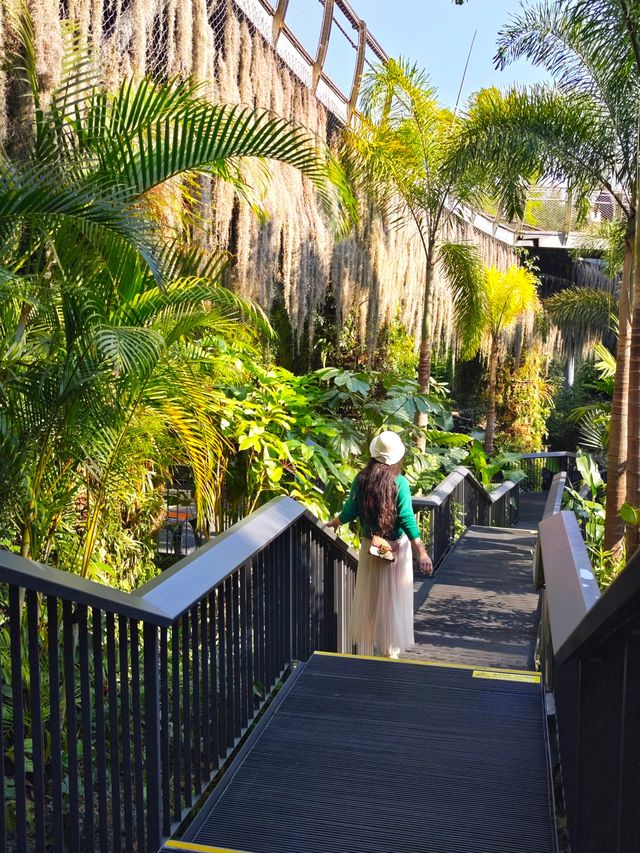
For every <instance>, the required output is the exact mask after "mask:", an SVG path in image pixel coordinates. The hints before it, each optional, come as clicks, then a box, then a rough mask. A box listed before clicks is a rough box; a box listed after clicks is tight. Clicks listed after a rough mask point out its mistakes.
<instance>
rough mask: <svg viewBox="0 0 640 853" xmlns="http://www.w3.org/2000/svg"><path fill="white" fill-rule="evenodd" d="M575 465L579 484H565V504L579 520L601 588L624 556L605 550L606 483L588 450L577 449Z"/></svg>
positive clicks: (621, 563)
mask: <svg viewBox="0 0 640 853" xmlns="http://www.w3.org/2000/svg"><path fill="white" fill-rule="evenodd" d="M576 465H577V466H578V471H579V472H580V476H581V480H582V483H583V488H582V489H581V490H580V491H579V492H578V491H576V490H575V489H572V488H571V487H567V488H565V506H566V508H567V509H571V510H572V511H573V512H574V513H575V514H576V516H577V518H578V520H579V521H580V523H581V526H582V530H583V532H584V538H585V543H586V546H587V550H588V551H589V556H590V558H591V564H592V566H593V571H594V574H595V576H596V579H597V581H598V584H599V586H600V587H601V588H602V589H605V588H606V587H607V586H608V585H609V584H610V583H611V581H612V580H613V579H614V577H615V576H616V574H617V573H618V572H619V571H620V569H621V568H622V567H623V565H624V556H623V554H614V553H613V552H611V551H608V550H607V549H606V547H605V544H604V531H605V493H606V488H607V487H606V485H605V483H604V481H603V479H602V475H601V474H600V469H599V467H598V464H597V462H596V460H595V459H594V458H593V457H592V456H591V455H590V454H588V453H584V452H579V453H578V454H577V456H576Z"/></svg>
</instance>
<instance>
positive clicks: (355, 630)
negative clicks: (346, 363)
mask: <svg viewBox="0 0 640 853" xmlns="http://www.w3.org/2000/svg"><path fill="white" fill-rule="evenodd" d="M369 450H370V452H371V459H370V461H369V464H368V465H367V466H366V468H364V469H363V470H362V471H360V473H359V474H358V475H357V477H356V478H355V480H354V481H353V485H352V486H351V491H350V493H349V497H348V499H347V502H346V503H345V505H344V507H343V509H342V512H341V513H340V515H337V516H336V517H335V518H334V519H333V520H332V521H330V522H329V523H328V524H327V527H332V528H333V529H334V530H337V529H338V527H340V525H341V524H346V523H347V522H350V521H354V520H355V519H356V518H358V519H359V520H360V526H361V531H362V534H363V539H362V545H361V547H360V558H359V560H358V574H357V577H356V589H355V593H354V596H353V605H352V609H351V638H352V641H353V642H354V643H355V644H356V647H357V651H358V654H379V655H384V656H385V657H390V658H397V657H398V656H399V655H400V653H401V652H403V651H404V650H405V649H406V648H407V647H408V646H412V645H413V561H412V559H411V549H413V551H414V552H415V553H416V555H417V557H418V560H419V562H420V570H421V571H423V572H425V573H426V574H428V575H431V574H433V566H432V564H431V560H430V559H429V555H428V554H427V551H426V548H425V547H424V545H423V544H422V541H421V539H420V531H419V529H418V525H417V524H416V519H415V516H414V514H413V510H412V507H411V491H410V489H409V483H408V482H407V480H406V479H405V478H404V477H403V476H402V474H401V473H400V460H401V459H402V457H403V456H404V445H403V443H402V441H401V440H400V437H399V436H398V435H396V433H395V432H389V431H387V432H381V433H380V435H378V436H376V437H375V438H374V439H373V441H372V442H371V444H370V445H369ZM373 535H379V536H383V537H384V538H385V539H387V540H393V541H395V542H397V543H398V549H397V553H396V555H395V560H394V561H393V562H390V561H388V560H384V559H382V558H381V557H375V556H373V555H372V554H370V553H369V547H370V545H371V537H372V536H373Z"/></svg>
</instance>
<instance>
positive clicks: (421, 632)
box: [404, 527, 539, 669]
mask: <svg viewBox="0 0 640 853" xmlns="http://www.w3.org/2000/svg"><path fill="white" fill-rule="evenodd" d="M534 546H535V534H533V533H532V532H531V531H525V530H514V529H512V528H508V529H507V528H496V527H470V528H469V529H468V530H467V531H466V532H465V533H464V534H463V535H462V536H461V537H460V539H459V540H458V542H457V543H456V545H455V546H454V548H453V549H452V551H451V553H450V554H449V556H448V557H447V559H446V560H445V561H444V563H443V564H442V566H441V567H440V568H439V569H438V571H437V572H436V575H435V577H434V579H433V580H432V581H429V587H428V590H427V595H426V598H425V600H424V602H423V603H422V605H421V606H420V607H419V609H418V610H417V612H416V614H415V643H416V644H415V646H413V647H412V648H410V649H408V650H407V651H406V653H405V655H404V657H405V658H409V659H414V660H421V659H422V660H431V661H443V662H447V663H461V664H466V665H469V666H497V667H507V668H515V669H533V658H534V652H535V644H536V635H537V625H538V617H537V613H538V606H539V596H538V593H537V592H536V590H535V589H534V586H533V581H532V569H531V566H532V559H533V550H534Z"/></svg>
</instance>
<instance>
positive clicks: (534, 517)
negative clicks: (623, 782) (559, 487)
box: [516, 492, 549, 530]
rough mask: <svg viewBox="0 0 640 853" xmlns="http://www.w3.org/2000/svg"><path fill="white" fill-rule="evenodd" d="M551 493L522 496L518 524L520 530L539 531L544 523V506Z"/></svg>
mask: <svg viewBox="0 0 640 853" xmlns="http://www.w3.org/2000/svg"><path fill="white" fill-rule="evenodd" d="M548 496H549V492H524V493H523V494H522V495H521V496H520V520H519V521H518V523H517V524H516V528H518V529H519V530H537V529H538V523H539V522H540V521H542V513H543V512H544V505H545V503H546V502H547V498H548Z"/></svg>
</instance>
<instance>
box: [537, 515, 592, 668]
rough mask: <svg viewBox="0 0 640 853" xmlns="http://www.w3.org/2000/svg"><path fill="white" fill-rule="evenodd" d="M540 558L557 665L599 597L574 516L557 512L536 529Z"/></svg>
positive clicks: (564, 657) (589, 561)
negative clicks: (571, 638) (573, 635)
mask: <svg viewBox="0 0 640 853" xmlns="http://www.w3.org/2000/svg"><path fill="white" fill-rule="evenodd" d="M539 531H540V532H539V538H540V554H541V557H542V566H543V570H544V582H545V586H546V601H547V605H548V608H549V624H550V627H551V641H552V645H553V653H554V656H555V659H556V661H558V662H560V663H561V662H563V661H564V660H565V659H566V651H565V644H566V642H567V641H568V639H569V638H570V637H571V635H572V634H573V633H574V632H575V631H576V629H577V628H578V626H579V625H580V623H581V622H583V620H584V618H585V616H586V615H587V613H588V612H589V611H590V610H591V608H592V607H593V606H594V604H595V603H596V601H597V600H598V599H599V597H600V590H599V588H598V583H597V581H596V578H595V575H594V573H593V569H592V567H591V560H590V559H589V554H588V552H587V548H586V545H585V543H584V539H583V538H582V532H581V530H580V527H579V525H578V521H577V519H576V517H575V515H574V513H573V512H567V511H565V512H557V513H555V514H554V515H551V516H549V517H548V518H545V519H543V521H541V522H540V526H539Z"/></svg>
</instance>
